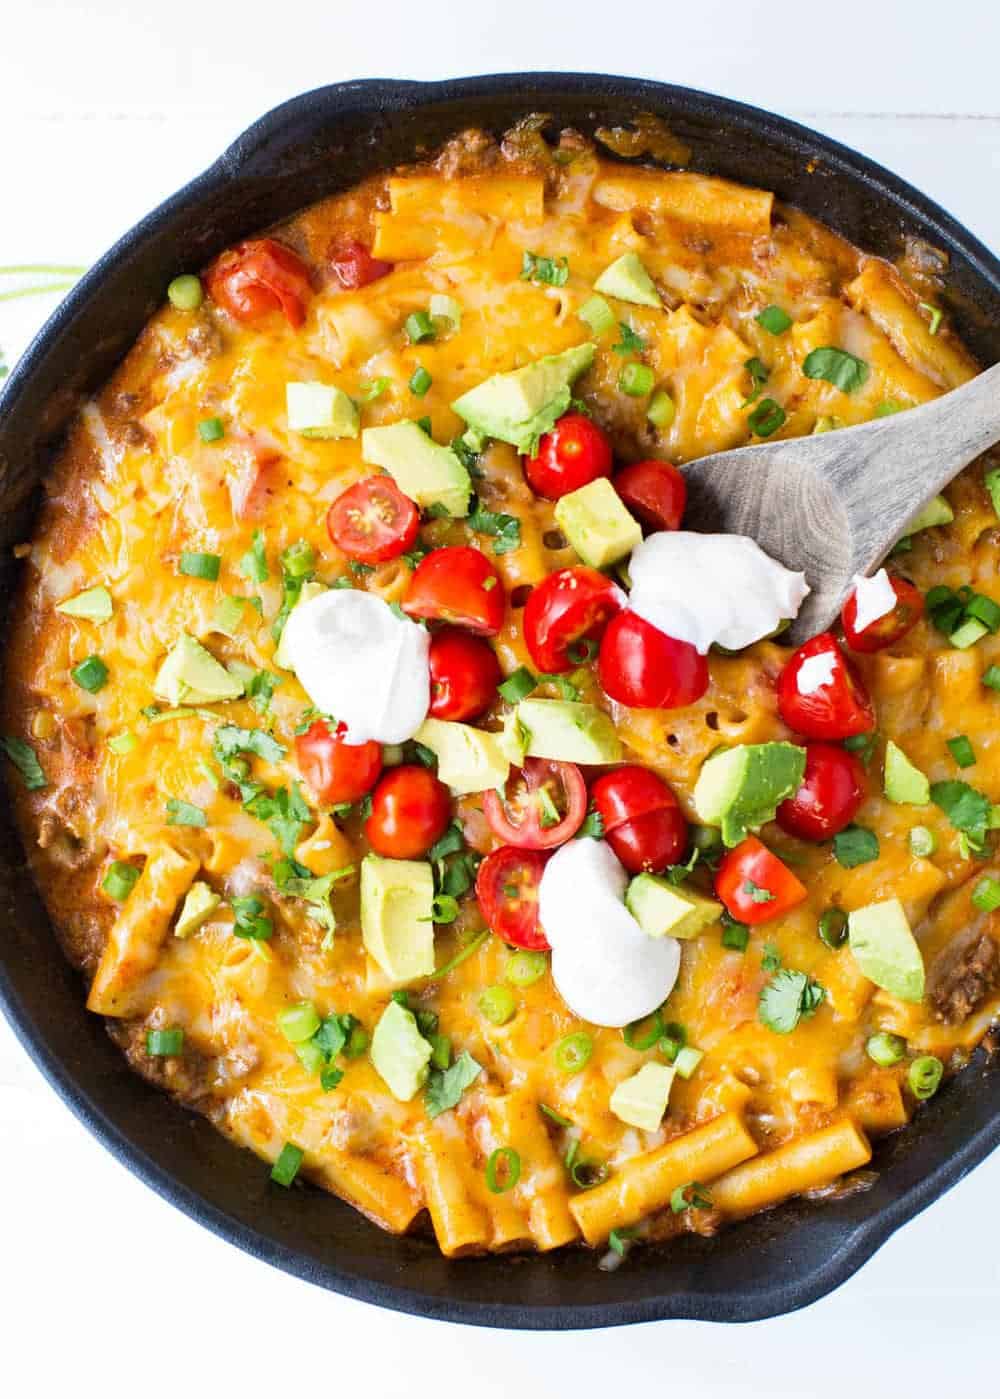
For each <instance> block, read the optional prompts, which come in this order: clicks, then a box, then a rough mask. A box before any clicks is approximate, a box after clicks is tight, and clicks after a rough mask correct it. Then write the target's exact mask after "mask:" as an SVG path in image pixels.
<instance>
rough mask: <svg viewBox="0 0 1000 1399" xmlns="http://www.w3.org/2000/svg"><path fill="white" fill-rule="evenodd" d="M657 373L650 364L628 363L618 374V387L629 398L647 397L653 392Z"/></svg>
mask: <svg viewBox="0 0 1000 1399" xmlns="http://www.w3.org/2000/svg"><path fill="white" fill-rule="evenodd" d="M654 382H655V375H654V374H653V371H652V370H651V369H650V367H649V365H648V364H635V363H633V364H626V365H625V367H624V368H623V369H622V372H621V373H620V374H619V375H618V387H619V388H620V389H621V391H622V393H627V394H628V396H629V398H645V397H646V395H647V394H648V393H652V391H653V384H654Z"/></svg>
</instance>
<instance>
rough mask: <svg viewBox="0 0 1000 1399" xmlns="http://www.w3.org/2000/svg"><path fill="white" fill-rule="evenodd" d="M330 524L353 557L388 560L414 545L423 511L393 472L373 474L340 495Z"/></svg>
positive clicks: (329, 530) (340, 545)
mask: <svg viewBox="0 0 1000 1399" xmlns="http://www.w3.org/2000/svg"><path fill="white" fill-rule="evenodd" d="M326 528H327V533H328V534H329V536H330V538H331V539H332V540H333V542H334V544H336V546H337V548H338V549H340V550H342V551H343V552H344V553H345V554H346V555H347V557H348V558H349V559H356V560H357V561H358V562H359V563H372V564H373V563H384V562H385V561H386V559H398V558H399V556H400V554H405V553H406V551H407V549H411V548H412V547H413V541H414V540H415V539H416V537H417V530H418V529H419V528H420V511H419V510H418V509H417V507H416V506H415V505H414V503H413V501H412V500H411V499H410V497H409V496H406V495H404V494H403V492H402V491H401V490H400V489H399V487H398V486H397V485H396V483H395V481H394V480H393V479H392V477H391V476H369V477H368V478H367V479H366V480H364V481H356V482H355V483H354V485H353V486H349V487H348V489H347V490H346V491H344V493H343V495H339V496H338V497H337V499H336V500H335V501H334V502H333V504H332V505H331V506H330V509H329V511H328V512H327V517H326Z"/></svg>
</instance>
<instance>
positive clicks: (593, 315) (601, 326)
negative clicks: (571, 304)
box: [576, 292, 615, 335]
mask: <svg viewBox="0 0 1000 1399" xmlns="http://www.w3.org/2000/svg"><path fill="white" fill-rule="evenodd" d="M576 314H577V315H578V316H579V317H580V320H581V321H583V323H584V325H586V326H589V327H590V329H591V331H592V333H593V334H594V335H604V334H606V333H607V332H608V331H609V330H614V328H615V313H614V311H612V309H611V307H610V306H609V305H608V303H607V302H606V301H605V300H604V297H603V296H598V295H597V293H596V292H595V293H594V295H593V296H588V297H587V300H586V301H585V302H584V303H583V305H582V306H581V307H580V309H579V311H577V313H576Z"/></svg>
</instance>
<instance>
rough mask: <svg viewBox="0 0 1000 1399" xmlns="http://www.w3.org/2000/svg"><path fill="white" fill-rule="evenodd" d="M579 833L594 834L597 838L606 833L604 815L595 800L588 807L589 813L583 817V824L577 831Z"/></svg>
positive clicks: (579, 834)
mask: <svg viewBox="0 0 1000 1399" xmlns="http://www.w3.org/2000/svg"><path fill="white" fill-rule="evenodd" d="M577 835H578V836H593V838H594V839H595V840H600V839H601V837H602V836H603V835H604V817H603V816H602V815H601V813H600V812H599V811H598V809H597V807H596V806H595V805H594V804H593V802H591V804H590V806H589V807H588V809H587V814H586V816H585V817H584V819H583V825H582V826H581V827H580V829H579V830H578V831H577Z"/></svg>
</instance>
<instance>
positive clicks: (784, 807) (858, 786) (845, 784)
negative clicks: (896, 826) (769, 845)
mask: <svg viewBox="0 0 1000 1399" xmlns="http://www.w3.org/2000/svg"><path fill="white" fill-rule="evenodd" d="M865 788H866V783H865V770H864V767H863V766H862V764H861V761H860V759H858V758H856V757H855V756H854V754H853V753H848V752H847V751H846V749H844V748H837V747H835V745H834V744H832V743H807V744H806V771H805V776H804V777H803V779H802V786H801V787H800V788H799V790H798V791H797V792H796V793H795V796H794V797H789V798H788V800H787V801H783V802H782V803H781V805H780V806H779V807H778V825H779V826H780V827H781V829H782V830H783V831H787V832H788V834H789V835H793V836H799V837H800V838H801V839H802V840H830V839H831V837H832V836H835V835H836V834H837V832H838V831H842V830H843V829H844V827H845V826H849V825H850V823H851V822H852V821H853V820H854V817H855V816H856V815H857V811H858V807H859V806H860V805H861V803H862V802H863V801H864V799H865Z"/></svg>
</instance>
